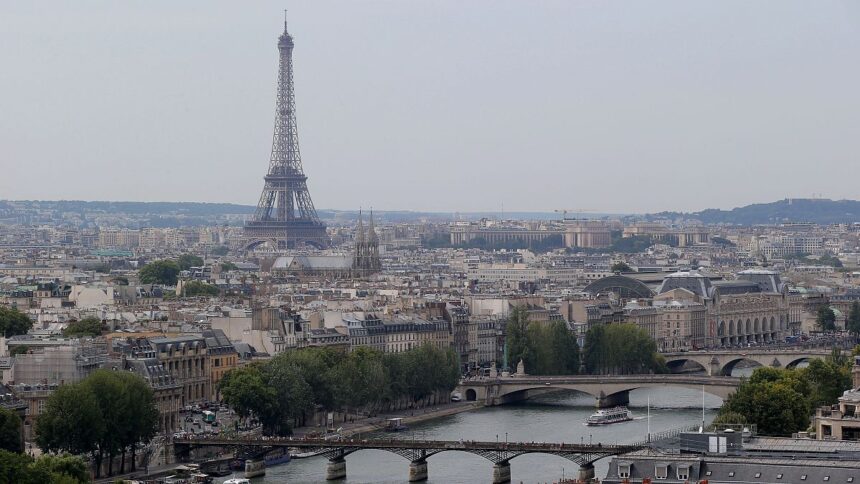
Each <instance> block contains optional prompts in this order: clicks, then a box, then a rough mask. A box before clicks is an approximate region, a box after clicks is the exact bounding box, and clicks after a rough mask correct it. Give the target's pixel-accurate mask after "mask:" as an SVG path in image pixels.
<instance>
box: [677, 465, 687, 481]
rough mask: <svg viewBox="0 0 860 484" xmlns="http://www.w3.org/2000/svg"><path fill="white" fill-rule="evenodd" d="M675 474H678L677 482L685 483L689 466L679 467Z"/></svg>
mask: <svg viewBox="0 0 860 484" xmlns="http://www.w3.org/2000/svg"><path fill="white" fill-rule="evenodd" d="M676 472H677V474H678V480H679V481H686V480H687V479H689V478H690V466H689V465H686V464H682V465H679V466H678V469H677V470H676Z"/></svg>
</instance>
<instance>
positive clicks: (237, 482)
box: [224, 477, 251, 484]
mask: <svg viewBox="0 0 860 484" xmlns="http://www.w3.org/2000/svg"><path fill="white" fill-rule="evenodd" d="M224 484H251V481H250V480H249V479H245V478H244V477H239V478H235V479H227V480H226V481H224Z"/></svg>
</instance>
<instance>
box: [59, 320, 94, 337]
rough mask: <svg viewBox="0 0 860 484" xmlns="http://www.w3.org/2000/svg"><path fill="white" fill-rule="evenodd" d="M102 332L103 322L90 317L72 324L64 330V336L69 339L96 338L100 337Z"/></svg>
mask: <svg viewBox="0 0 860 484" xmlns="http://www.w3.org/2000/svg"><path fill="white" fill-rule="evenodd" d="M102 331H104V324H102V322H101V320H99V319H98V318H94V317H92V316H90V317H87V318H84V319H81V320H80V321H72V322H70V323H69V325H68V326H66V329H64V330H63V336H66V337H69V338H83V337H87V336H89V337H91V338H95V337H96V336H100V335H101V334H102Z"/></svg>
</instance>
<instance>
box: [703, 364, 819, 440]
mask: <svg viewBox="0 0 860 484" xmlns="http://www.w3.org/2000/svg"><path fill="white" fill-rule="evenodd" d="M808 391H809V387H808V385H805V383H804V382H803V381H801V380H800V379H799V378H798V377H797V374H796V373H795V372H794V371H792V370H785V369H776V368H759V369H757V370H756V371H755V372H753V376H752V377H750V378H749V379H748V380H746V381H744V382H743V383H741V385H740V387H738V389H737V391H736V392H735V393H733V394H732V395H730V396H729V398H728V399H726V401H725V403H724V404H723V406H722V408H720V413H719V415H720V416H723V417H719V416H718V418H721V419H725V418H727V417H725V415H727V414H729V413H732V414H740V415H742V416H743V417H744V418H745V419H746V421H747V422H749V423H751V424H755V425H756V426H757V428H758V432H759V433H760V434H763V435H791V434H792V433H794V432H798V431H800V430H803V429H806V428H807V427H808V426H809V415H810V405H809V399H808V398H807V394H808Z"/></svg>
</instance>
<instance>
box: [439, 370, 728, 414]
mask: <svg viewBox="0 0 860 484" xmlns="http://www.w3.org/2000/svg"><path fill="white" fill-rule="evenodd" d="M740 382H741V379H740V378H736V377H730V376H706V375H690V374H677V375H676V374H666V375H574V376H531V375H517V374H514V375H511V376H508V377H497V378H479V379H473V380H462V381H461V382H460V384H459V385H458V386H457V389H456V391H458V392H460V394H461V395H463V398H465V399H466V400H468V401H476V402H480V403H483V404H484V405H486V406H493V405H503V404H505V403H511V402H515V401H520V400H524V399H527V398H529V397H531V396H534V395H539V394H542V393H547V392H550V391H557V390H574V391H577V392H582V393H587V394H589V395H591V396H593V397H595V398H596V399H597V406H598V407H600V408H606V407H614V406H616V405H627V404H628V403H629V401H630V398H629V393H630V390H635V389H637V388H655V387H656V388H662V389H665V390H666V391H671V387H683V388H691V389H694V390H702V389H703V388H704V391H705V392H707V393H710V394H711V395H716V396H718V397H720V398H722V399H723V400H725V399H726V398H728V396H729V395H731V394H732V393H733V392H734V391H735V389H736V388H737V387H738V385H740Z"/></svg>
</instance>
